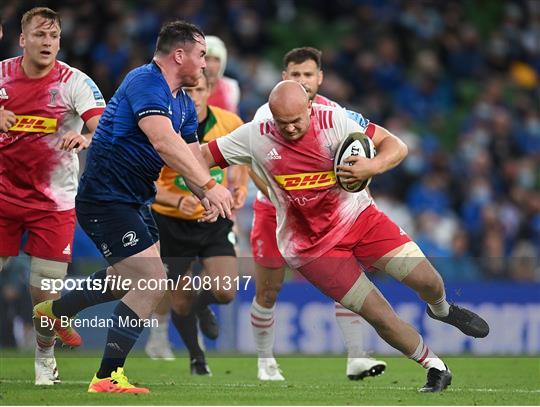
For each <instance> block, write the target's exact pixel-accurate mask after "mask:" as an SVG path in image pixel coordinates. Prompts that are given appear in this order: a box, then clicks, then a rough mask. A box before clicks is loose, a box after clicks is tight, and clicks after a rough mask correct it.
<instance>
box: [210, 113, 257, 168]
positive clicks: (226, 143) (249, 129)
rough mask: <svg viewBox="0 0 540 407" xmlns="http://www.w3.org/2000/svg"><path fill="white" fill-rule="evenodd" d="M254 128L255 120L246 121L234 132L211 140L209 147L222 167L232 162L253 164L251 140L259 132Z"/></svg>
mask: <svg viewBox="0 0 540 407" xmlns="http://www.w3.org/2000/svg"><path fill="white" fill-rule="evenodd" d="M254 129H255V130H256V128H255V126H254V125H253V122H250V123H246V124H243V125H242V126H240V127H239V128H237V129H236V130H235V131H233V132H232V133H229V134H228V135H226V136H224V137H219V138H217V139H215V140H212V141H210V142H209V143H208V148H209V149H210V153H211V154H212V157H213V158H214V161H215V162H216V164H217V165H219V166H220V167H221V168H225V167H227V166H229V165H232V164H239V165H242V164H246V165H249V164H251V160H252V153H251V141H252V139H253V137H257V134H258V133H256V132H254ZM259 137H260V135H259Z"/></svg>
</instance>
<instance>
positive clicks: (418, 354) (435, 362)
mask: <svg viewBox="0 0 540 407" xmlns="http://www.w3.org/2000/svg"><path fill="white" fill-rule="evenodd" d="M409 358H410V359H412V360H415V361H417V362H418V363H419V364H420V365H422V366H423V367H424V368H425V369H431V368H432V367H434V368H435V369H438V370H446V366H445V364H444V362H443V361H442V360H441V359H440V358H439V357H438V356H437V355H436V354H435V353H433V352H432V351H431V350H430V349H429V348H428V347H427V346H426V345H424V340H423V339H422V337H421V336H420V343H419V344H418V346H417V347H416V350H415V351H414V353H413V354H412V355H410V356H409Z"/></svg>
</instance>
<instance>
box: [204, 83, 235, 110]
mask: <svg viewBox="0 0 540 407" xmlns="http://www.w3.org/2000/svg"><path fill="white" fill-rule="evenodd" d="M239 102H240V85H239V84H238V81H237V80H236V79H233V78H228V77H226V76H224V77H222V78H219V79H218V80H217V81H216V83H215V84H214V86H213V87H212V93H211V94H210V96H209V97H208V104H209V105H212V106H217V107H221V108H222V109H225V110H228V111H229V112H233V113H238V103H239Z"/></svg>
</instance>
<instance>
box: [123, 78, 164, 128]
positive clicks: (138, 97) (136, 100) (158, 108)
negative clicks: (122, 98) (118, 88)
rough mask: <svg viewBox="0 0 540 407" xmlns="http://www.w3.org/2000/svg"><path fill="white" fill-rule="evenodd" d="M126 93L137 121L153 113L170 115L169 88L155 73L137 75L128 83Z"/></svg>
mask: <svg viewBox="0 0 540 407" xmlns="http://www.w3.org/2000/svg"><path fill="white" fill-rule="evenodd" d="M125 94H126V98H127V100H128V102H129V104H130V105H131V108H132V109H133V113H134V115H135V118H136V120H137V121H139V120H141V119H142V118H143V117H146V116H152V115H160V116H167V117H169V114H168V112H169V109H170V105H169V98H168V94H167V89H165V88H164V87H163V84H162V83H161V82H160V81H156V77H155V76H154V75H152V74H149V73H148V74H144V73H143V74H139V75H136V76H135V77H134V78H133V79H132V80H131V81H130V82H129V83H128V84H127V85H126V89H125Z"/></svg>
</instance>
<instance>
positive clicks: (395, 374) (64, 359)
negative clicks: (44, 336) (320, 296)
mask: <svg viewBox="0 0 540 407" xmlns="http://www.w3.org/2000/svg"><path fill="white" fill-rule="evenodd" d="M385 360H386V361H387V362H388V368H387V371H386V373H385V374H384V375H382V376H380V377H377V378H368V379H365V380H363V381H358V382H353V381H349V380H348V379H347V378H346V377H345V358H337V357H320V356H318V357H315V356H311V357H310V356H301V357H299V356H297V357H291V356H287V357H280V358H279V363H280V365H281V367H282V369H283V372H284V375H285V377H286V378H287V381H286V382H274V383H269V382H259V381H258V380H257V379H256V364H257V362H256V358H255V357H252V356H242V357H233V356H229V357H224V356H223V355H217V354H216V355H212V354H211V355H210V356H209V359H208V361H209V364H210V367H211V369H212V371H213V377H192V376H191V375H190V374H189V371H188V360H187V357H186V356H185V355H178V358H177V360H176V361H174V362H164V361H152V360H150V359H148V358H146V357H144V356H142V355H141V354H137V355H132V356H131V357H130V358H129V359H128V362H127V364H126V373H127V375H128V377H129V378H130V380H131V381H132V382H133V383H138V384H140V385H145V386H148V387H150V389H151V391H152V393H151V394H149V395H119V394H112V395H111V394H108V395H107V394H88V393H87V392H86V390H87V386H88V382H89V381H90V379H91V378H92V376H93V374H94V372H95V370H96V368H97V367H98V364H99V357H97V355H94V356H91V355H87V354H84V353H80V352H67V351H64V352H57V361H58V364H59V368H60V373H61V378H62V380H63V383H62V384H60V385H56V386H53V387H36V386H34V385H33V378H34V373H33V359H32V357H31V356H30V355H26V356H21V355H18V354H16V353H11V352H10V353H6V352H2V353H1V358H0V405H21V404H24V405H306V404H307V405H411V404H413V405H485V404H489V405H540V360H539V359H538V358H533V357H514V358H510V357H508V358H493V357H449V358H445V361H446V362H447V363H448V364H449V366H450V368H451V370H452V372H453V374H454V379H453V382H452V385H451V386H450V387H449V388H448V390H447V391H445V392H444V393H441V394H420V393H418V392H417V388H418V387H421V386H422V385H423V384H424V382H425V372H424V370H423V369H422V368H420V366H418V365H416V364H415V363H414V362H412V361H410V360H407V359H405V358H401V357H391V358H385Z"/></svg>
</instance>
